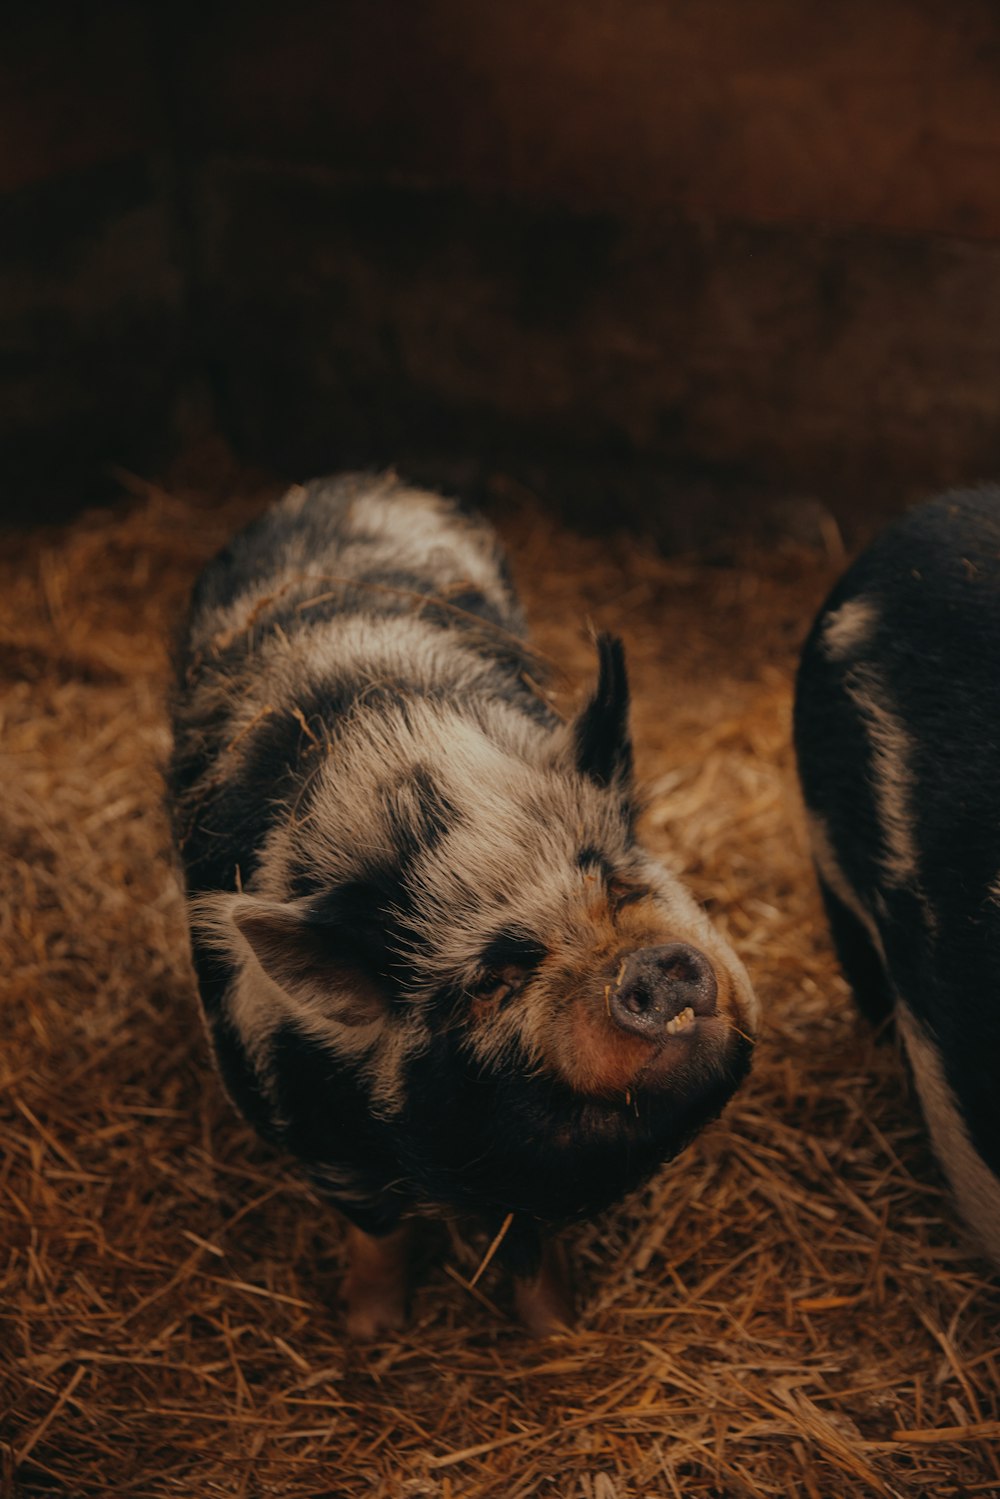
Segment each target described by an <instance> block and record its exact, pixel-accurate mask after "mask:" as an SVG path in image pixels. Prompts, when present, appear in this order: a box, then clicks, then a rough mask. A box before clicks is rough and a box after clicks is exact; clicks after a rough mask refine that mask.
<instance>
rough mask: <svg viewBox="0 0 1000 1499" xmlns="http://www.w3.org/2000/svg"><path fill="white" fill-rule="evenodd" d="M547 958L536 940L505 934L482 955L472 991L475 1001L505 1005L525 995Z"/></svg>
mask: <svg viewBox="0 0 1000 1499" xmlns="http://www.w3.org/2000/svg"><path fill="white" fill-rule="evenodd" d="M544 957H545V948H544V947H543V946H542V944H541V943H540V942H537V941H536V940H535V938H534V937H529V936H527V935H524V934H522V933H520V932H504V933H501V934H500V936H498V937H495V938H494V939H493V941H492V942H490V943H489V944H488V946H487V947H486V948H485V950H484V951H483V952H482V953H481V954H480V956H479V977H478V978H477V979H476V981H475V982H474V983H473V984H472V985H471V986H470V989H469V992H470V994H472V996H473V997H474V998H475V999H479V1000H488V1001H489V1002H490V1003H491V1004H504V1003H506V1001H507V1000H510V999H513V998H514V996H515V995H516V994H519V993H520V992H521V990H522V989H523V988H524V986H525V984H526V983H527V981H528V979H529V977H530V976H531V973H532V971H533V970H534V969H535V968H537V967H538V965H539V963H540V962H541V961H542V959H543V958H544Z"/></svg>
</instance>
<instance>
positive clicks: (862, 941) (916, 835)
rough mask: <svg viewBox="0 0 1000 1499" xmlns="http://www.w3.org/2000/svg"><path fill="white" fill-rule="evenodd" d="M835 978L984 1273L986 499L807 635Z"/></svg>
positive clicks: (915, 541)
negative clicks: (893, 1071) (889, 1053)
mask: <svg viewBox="0 0 1000 1499" xmlns="http://www.w3.org/2000/svg"><path fill="white" fill-rule="evenodd" d="M795 742H796V750H797V754H798V764H799V774H800V777H801V781H802V788H803V792H804V797H805V802H806V808H807V811H808V815H809V819H810V824H811V837H812V848H813V855H814V859H815V864H816V869H817V872H818V875H819V881H820V885H821V888H822V892H823V898H824V901H825V903H826V909H827V913H828V915H829V918H830V923H831V926H832V929H833V935H834V939H835V942H836V946H837V949H838V952H839V955H840V959H841V963H842V965H843V968H844V972H845V975H846V977H847V979H848V980H849V982H850V983H851V985H852V987H853V989H854V991H855V994H856V995H857V998H858V1002H859V1004H860V1005H861V1007H862V1009H863V1010H864V1012H865V1013H866V1014H867V1015H868V1016H869V1017H870V1018H871V1019H872V1020H873V1021H875V1022H879V1021H882V1020H884V1019H887V1018H888V1017H890V1016H892V1017H894V1019H895V1023H896V1025H897V1026H898V1029H899V1032H900V1034H901V1036H902V1040H903V1044H904V1046H905V1049H906V1053H907V1056H908V1057H909V1061H910V1064H911V1066H912V1068H913V1075H914V1078H915V1080H916V1086H917V1092H918V1094H919V1097H920V1101H921V1105H922V1107H923V1111H924V1114H925V1116H926V1119H927V1124H928V1127H929V1129H930V1134H931V1140H932V1142H933V1145H934V1149H935V1152H936V1154H937V1156H938V1158H939V1160H940V1162H941V1165H942V1166H943V1168H944V1170H945V1172H946V1174H947V1176H948V1179H949V1181H950V1182H951V1185H952V1188H953V1190H954V1193H955V1197H956V1198H957V1201H958V1206H959V1208H960V1210H961V1211H962V1213H963V1215H964V1216H965V1218H966V1219H967V1220H968V1222H969V1224H970V1225H971V1226H972V1228H973V1230H974V1231H975V1232H976V1234H977V1236H978V1237H979V1239H980V1240H981V1241H982V1244H983V1246H984V1247H985V1249H986V1250H987V1252H988V1253H989V1255H990V1256H991V1258H992V1259H993V1261H994V1262H995V1263H996V1264H997V1265H998V1266H1000V1176H998V1173H1000V489H998V488H983V489H978V490H959V491H956V492H955V493H952V494H946V495H944V496H943V497H942V498H940V499H937V500H934V501H932V502H931V503H929V504H925V505H922V506H919V507H918V508H917V509H915V510H913V511H911V512H910V513H909V514H907V515H905V516H903V517H902V519H900V520H899V521H897V522H896V523H895V524H893V525H891V526H890V527H889V529H888V530H887V531H885V532H884V534H883V535H882V536H880V537H879V538H878V540H877V541H876V542H875V543H874V545H873V546H871V547H870V549H869V550H868V551H866V552H865V553H864V554H863V555H862V556H861V557H860V558H859V560H858V561H857V562H856V563H855V564H854V565H853V567H851V568H850V569H849V571H848V572H847V574H846V575H845V576H844V577H843V578H842V579H841V580H840V582H839V583H838V584H837V586H836V587H835V588H834V590H833V592H832V594H831V595H830V597H829V598H828V599H827V601H826V603H825V604H824V606H823V608H822V610H821V611H820V614H819V618H818V619H817V620H816V623H815V624H814V626H813V629H812V633H811V634H810V636H809V638H808V640H807V642H806V645H805V650H804V654H803V657H802V663H801V666H800V669H799V675H798V685H797V694H796V703H795Z"/></svg>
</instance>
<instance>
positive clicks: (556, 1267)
mask: <svg viewBox="0 0 1000 1499" xmlns="http://www.w3.org/2000/svg"><path fill="white" fill-rule="evenodd" d="M514 1304H515V1306H516V1308H517V1315H518V1320H519V1321H520V1322H521V1324H522V1325H523V1326H524V1327H525V1328H526V1329H527V1331H528V1332H530V1333H531V1336H532V1337H533V1338H557V1337H559V1336H561V1335H565V1334H566V1333H568V1332H572V1330H573V1323H574V1322H575V1321H576V1317H575V1314H574V1307H573V1293H572V1291H571V1289H570V1285H569V1277H568V1271H567V1264H566V1256H565V1254H564V1253H563V1250H562V1247H561V1245H559V1244H555V1243H549V1244H546V1246H545V1248H544V1250H543V1252H542V1264H541V1268H540V1270H539V1273H538V1275H536V1276H535V1277H534V1279H532V1280H517V1281H515V1282H514Z"/></svg>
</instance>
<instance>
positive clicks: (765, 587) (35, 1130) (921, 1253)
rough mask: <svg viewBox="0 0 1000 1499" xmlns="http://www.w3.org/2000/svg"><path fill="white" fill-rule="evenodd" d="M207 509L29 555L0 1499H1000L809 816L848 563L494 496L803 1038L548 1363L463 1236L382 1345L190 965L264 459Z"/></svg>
mask: <svg viewBox="0 0 1000 1499" xmlns="http://www.w3.org/2000/svg"><path fill="white" fill-rule="evenodd" d="M201 487H202V491H203V492H202V493H195V492H185V490H184V489H183V487H181V488H179V489H175V490H174V492H173V493H172V494H167V493H163V492H160V491H157V490H150V491H148V492H143V493H140V494H137V495H136V496H134V497H133V501H132V503H131V505H130V506H129V507H126V508H124V509H123V510H122V511H121V512H120V513H115V514H111V513H102V514H91V515H89V516H85V517H84V518H83V519H81V520H80V521H79V522H78V523H76V524H75V525H73V526H71V527H69V528H68V529H66V530H64V531H60V532H51V533H37V534H27V535H24V536H21V537H19V538H18V537H8V538H6V539H5V541H4V546H3V559H2V587H0V672H2V696H0V714H2V719H0V723H2V728H0V744H2V765H0V776H2V779H0V788H2V789H0V822H2V834H0V836H2V840H3V853H4V857H3V860H2V862H0V965H2V967H0V971H2V975H3V979H2V985H3V989H2V1024H3V1047H2V1054H0V1319H2V1320H0V1379H2V1392H0V1411H2V1414H0V1495H2V1496H3V1499H12V1496H14V1495H36V1494H37V1495H42V1494H53V1495H66V1496H74V1499H76V1496H83V1495H101V1496H123V1499H124V1496H128V1499H153V1496H161V1495H163V1496H166V1495H173V1496H186V1499H211V1496H213V1495H232V1496H246V1499H250V1496H262V1499H263V1496H268V1499H270V1496H296V1499H306V1496H312V1499H317V1496H321V1495H324V1494H327V1495H330V1496H334V1495H335V1496H341V1495H373V1496H383V1495H384V1496H396V1495H399V1496H419V1495H434V1496H441V1499H459V1496H462V1499H465V1496H468V1499H473V1496H487V1495H489V1496H497V1499H501V1496H502V1499H527V1496H529V1495H535V1494H539V1495H542V1494H547V1495H557V1496H560V1499H561V1496H580V1499H638V1496H645V1495H660V1494H664V1495H682V1494H683V1495H684V1496H702V1499H708V1496H716V1499H718V1496H743V1495H747V1496H749V1495H789V1494H803V1495H808V1496H812V1499H818V1496H823V1499H829V1496H831V1495H852V1496H853V1495H856V1496H862V1495H863V1496H865V1499H869V1496H872V1495H929V1494H933V1495H935V1496H937V1499H943V1496H946V1495H970V1494H976V1493H980V1494H990V1493H996V1492H998V1491H1000V1460H998V1455H997V1454H998V1452H1000V1440H998V1439H1000V1400H998V1387H1000V1386H998V1373H1000V1370H998V1364H1000V1316H998V1313H1000V1290H998V1286H997V1284H996V1282H995V1281H993V1280H992V1279H991V1277H990V1274H989V1271H988V1269H987V1267H986V1266H985V1265H984V1264H983V1262H982V1261H981V1260H980V1259H979V1258H977V1256H976V1254H975V1252H974V1251H973V1250H972V1248H970V1246H969V1245H968V1244H967V1242H966V1241H965V1239H964V1238H963V1235H962V1232H961V1230H960V1228H959V1226H958V1224H957V1222H956V1219H955V1216H954V1213H953V1211H952V1208H951V1206H950V1204H949V1202H948V1200H947V1197H946V1195H945V1193H944V1191H943V1188H942V1182H941V1178H940V1176H939V1174H938V1173H937V1171H936V1169H935V1167H934V1164H933V1162H932V1159H931V1156H930V1153H929V1150H928V1147H927V1144H926V1140H925V1136H924V1131H923V1128H922V1126H921V1121H920V1118H919V1115H918V1111H917V1107H916V1104H915V1101H914V1098H913V1095H912V1091H911V1088H910V1086H909V1084H908V1081H907V1079H906V1076H905V1073H904V1069H903V1067H902V1064H901V1061H900V1059H899V1057H898V1055H897V1053H896V1051H895V1048H894V1047H893V1045H892V1044H891V1043H890V1044H887V1045H881V1046H880V1045H877V1044H876V1043H875V1042H874V1041H873V1039H872V1037H871V1035H870V1034H869V1033H868V1031H867V1030H866V1029H865V1027H864V1026H863V1025H862V1024H861V1023H860V1022H859V1021H858V1020H857V1019H856V1018H855V1014H854V1011H853V1008H852V1006H851V1003H850V1001H849V998H848V995H847V993H846V991H845V986H844V984H843V982H842V980H841V979H840V977H839V976H838V973H837V971H836V967H835V964H834V961H833V958H832V954H831V949H830V945H829V941H828V938H827V934H826V930H825V927H824V923H823V919H822V915H821V910H820V906H819V902H818V899H817V895H816V892H815V890H814V887H813V882H812V878H811V875H810V870H809V866H808V861H807V856H806V851H805V846H804V841H803V836H802V831H801V827H800V822H799V817H798V810H797V802H796V792H795V786H794V778H793V773H792V765H791V758H790V753H789V744H788V740H789V714H790V704H791V685H790V684H791V677H792V671H793V668H794V662H795V658H796V650H797V647H798V644H799V642H800V640H801V638H802V636H803V633H804V630H805V627H806V625H807V622H808V621H809V619H810V618H811V615H812V613H813V611H814V610H815V608H816V606H817V605H818V603H819V601H820V599H821V597H822V595H823V593H824V591H825V589H826V588H827V587H828V586H829V584H830V582H831V581H832V577H833V575H834V572H835V570H836V568H835V559H833V558H831V556H830V555H829V549H827V550H826V551H824V550H815V551H812V550H809V549H807V548H804V547H803V546H801V545H798V546H793V545H791V544H787V545H775V546H772V547H771V548H770V549H769V550H767V551H764V550H754V548H753V547H752V546H747V547H744V548H743V549H742V551H740V552H739V553H738V554H737V556H736V557H735V560H733V559H730V560H729V561H728V562H725V563H722V562H719V561H718V560H715V561H711V562H705V561H699V560H698V559H697V558H685V559H681V560H678V559H663V558H660V557H657V556H656V555H655V554H654V553H653V552H652V550H651V549H648V548H646V547H644V546H643V545H642V544H641V541H640V540H637V539H636V538H628V537H620V538H617V539H615V540H612V541H608V540H607V539H603V540H591V539H583V538H581V537H579V536H576V535H574V534H572V533H571V532H569V531H567V530H565V529H561V528H559V527H557V526H556V525H555V524H554V523H553V522H551V521H550V520H549V519H547V518H546V517H545V516H544V515H542V514H540V513H539V512H538V511H537V510H535V509H533V508H532V507H531V506H530V504H527V503H524V502H522V501H519V502H518V503H516V504H511V503H505V504H501V505H499V506H498V509H499V512H500V524H501V529H502V530H503V532H504V534H505V536H506V539H507V541H508V544H509V546H510V549H511V552H512V556H513V562H514V568H515V574H516V577H517V579H518V581H519V584H520V587H521V589H522V592H523V594H524V597H525V599H526V602H527V604H528V606H529V611H530V615H531V618H532V620H533V623H534V627H535V632H536V641H537V643H538V645H539V646H540V647H541V648H542V649H543V650H544V651H546V652H547V653H548V654H550V655H551V656H553V657H554V658H556V660H558V661H559V662H561V663H562V664H563V665H564V666H565V667H566V668H567V671H568V673H569V678H570V681H571V682H572V684H573V686H574V689H575V690H576V691H580V690H582V688H583V687H584V685H585V684H586V683H587V682H589V680H590V678H591V675H592V671H593V659H592V647H591V646H590V644H589V642H588V639H587V636H586V633H585V629H584V621H586V620H591V621H593V622H594V623H595V624H596V625H598V626H605V627H610V628H613V629H616V630H620V631H621V632H622V633H623V634H624V636H625V638H626V642H627V645H628V649H629V658H630V665H631V673H632V678H633V683H634V693H635V712H634V728H635V738H636V743H637V752H638V767H639V772H640V774H641V776H642V778H643V779H644V781H645V782H646V784H647V786H648V788H649V793H650V796H649V810H648V814H647V816H646V819H645V833H646V836H647V838H648V841H649V842H650V844H651V845H652V846H653V847H654V848H655V849H656V850H657V851H658V852H659V853H660V854H661V855H662V856H663V857H664V858H665V859H667V860H668V861H669V862H670V863H671V865H673V866H675V867H676V868H677V869H678V870H681V871H682V872H683V873H684V874H685V875H686V877H687V878H688V879H689V881H690V883H691V885H692V886H693V888H694V890H695V892H696V893H697V895H698V896H699V897H701V898H702V899H703V900H705V901H706V902H708V903H709V904H710V906H711V907H712V909H713V911H714V913H715V916H716V918H717V919H718V920H719V922H721V924H722V925H723V926H724V927H725V928H726V929H727V930H728V931H729V933H730V934H731V937H732V940H733V941H734V943H735V944H736V946H737V947H738V949H739V951H740V952H741V953H742V955H743V956H744V958H745V959H746V962H747V964H748V966H749V968H750V970H751V974H752V977H753V979H754V981H755V983H756V986H757V988H758V991H759V993H760V995H761V998H762V1000H763V1004H764V1009H765V1013H766V1017H767V1019H766V1030H765V1033H764V1036H763V1039H762V1041H761V1043H760V1045H759V1047H758V1052H757V1057H756V1063H755V1067H754V1071H753V1074H752V1077H751V1080H750V1082H749V1083H748V1085H747V1086H746V1087H745V1088H744V1090H743V1091H742V1093H741V1094H740V1095H739V1096H738V1098H737V1099H736V1100H735V1101H734V1103H733V1104H732V1105H731V1106H730V1108H729V1110H728V1111H727V1113H726V1115H725V1117H724V1118H723V1120H722V1121H720V1122H719V1123H718V1124H717V1125H715V1126H713V1127H712V1128H710V1129H709V1130H708V1131H706V1132H705V1134H704V1135H703V1136H702V1137H701V1138H700V1139H699V1140H698V1141H697V1142H696V1143H695V1145H694V1146H693V1147H692V1148H691V1149H689V1150H688V1151H687V1153H686V1154H685V1155H684V1156H683V1157H682V1158H681V1159H680V1160H678V1161H677V1162H675V1163H674V1164H673V1165H671V1166H670V1167H668V1168H667V1169H665V1170H664V1171H662V1172H661V1173H660V1175H659V1176H658V1177H657V1178H656V1179H655V1181H654V1182H653V1183H652V1185H651V1186H650V1187H649V1188H648V1190H646V1191H645V1192H644V1193H642V1194H641V1195H640V1196H639V1197H638V1198H637V1199H635V1200H633V1201H630V1202H629V1203H627V1204H626V1205H624V1206H623V1207H621V1208H620V1209H619V1210H618V1211H616V1212H614V1213H612V1214H610V1215H608V1216H607V1217H605V1218H603V1219H602V1220H601V1221H600V1222H598V1223H596V1224H594V1225H593V1226H591V1227H587V1228H584V1229H581V1230H579V1231H577V1232H575V1233H574V1234H573V1235H571V1243H572V1252H573V1256H574V1259H575V1262H576V1265H577V1267H578V1272H579V1280H580V1286H581V1292H582V1296H581V1302H582V1304H581V1316H580V1322H579V1327H578V1329H577V1330H576V1332H575V1333H574V1334H573V1335H572V1336H569V1337H567V1338H565V1339H563V1340H559V1341H553V1342H549V1343H544V1344H539V1343H532V1342H530V1341H529V1340H528V1339H527V1338H526V1337H525V1336H524V1335H523V1333H522V1332H521V1331H520V1330H519V1328H518V1327H516V1326H515V1325H513V1324H512V1323H511V1322H510V1321H509V1319H508V1317H507V1315H506V1308H507V1293H506V1290H505V1287H504V1285H503V1283H502V1282H501V1281H500V1280H499V1279H498V1278H497V1277H496V1275H495V1273H494V1270H493V1268H492V1267H491V1268H490V1269H488V1270H487V1271H486V1273H485V1274H484V1276H483V1277H482V1279H481V1280H480V1281H479V1283H478V1284H477V1285H476V1286H475V1289H474V1292H473V1293H470V1291H469V1290H468V1289H467V1286H468V1282H469V1280H470V1279H471V1278H472V1276H473V1274H474V1272H475V1269H476V1266H477V1264H478V1263H479V1261H480V1260H481V1258H482V1255H483V1253H484V1251H485V1248H486V1245H485V1244H484V1243H483V1242H481V1241H479V1240H478V1239H476V1238H475V1237H474V1236H473V1237H470V1238H463V1237H460V1236H459V1234H458V1233H456V1232H455V1231H454V1230H451V1229H445V1228H443V1227H439V1228H438V1229H436V1230H435V1231H433V1232H431V1234H430V1235H429V1238H428V1243H427V1247H426V1249H425V1252H424V1258H423V1262H422V1264H421V1266H420V1274H419V1283H418V1289H417V1294H416V1299H415V1305H414V1309H413V1319H412V1322H411V1325H410V1326H409V1328H408V1330H407V1331H406V1333H405V1334H404V1335H403V1336H401V1337H398V1338H394V1339H392V1340H391V1341H387V1342H385V1343H382V1344H379V1345H375V1346H373V1347H362V1348H356V1347H350V1346H347V1345H345V1342H344V1338H343V1336H342V1325H341V1318H340V1313H339V1309H338V1306H337V1296H336V1293H337V1284H338V1277H339V1273H340V1269H341V1261H342V1242H343V1236H342V1229H341V1225H340V1224H339V1223H338V1221H337V1219H336V1217H335V1216H334V1214H333V1213H332V1212H330V1211H329V1210H328V1209H325V1208H324V1207H323V1206H322V1205H321V1204H319V1203H318V1202H317V1200H316V1199H315V1198H314V1196H313V1195H312V1194H311V1192H310V1191H309V1190H308V1189H307V1187H306V1186H305V1185H303V1183H302V1182H301V1181H300V1180H299V1179H298V1177H297V1176H296V1174H295V1172H294V1170H293V1169H291V1167H290V1165H289V1163H288V1162H286V1161H285V1160H283V1159H281V1158H279V1157H277V1156H276V1155H274V1154H273V1153H272V1152H270V1151H269V1150H267V1149H266V1148H265V1147H264V1146H262V1145H261V1144H259V1143H258V1142H257V1141H256V1140H255V1139H254V1138H253V1136H252V1135H251V1134H250V1132H249V1130H248V1129H247V1128H246V1127H245V1126H244V1125H243V1124H242V1123H241V1122H240V1121H239V1120H238V1119H237V1118H236V1117H235V1116H234V1115H233V1113H232V1112H231V1110H230V1108H229V1106H228V1105H227V1103H226V1101H225V1100H224V1098H223V1096H222V1094H221V1091H220V1088H219V1086H218V1084H217V1082H216V1079H215V1077H214V1075H213V1073H212V1070H211V1067H210V1064H209V1060H208V1056H207V1051H206V1045H205V1042H204V1039H203V1036H202V1032H201V1027H200V1023H199V1019H198V1015H197V1009H196V1003H195V997H194V992H193V988H192V980H191V975H190V971H189V967H188V958H187V953H186V942H185V927H184V918H183V911H182V905H181V899H180V896H179V893H178V885H177V880H176V876H175V872H174V868H173V865H172V862H171V855H170V852H169V845H168V836H167V827H166V821H165V818H164V815H163V811H162V808H161V784H160V778H159V767H160V766H161V764H162V762H163V759H164V756H165V754H166V751H167V731H166V725H165V718H164V708H163V701H164V690H165V684H166V681H167V675H168V641H169V639H170V636H171V633H172V631H173V630H174V628H175V625H176V622H177V620H178V617H179V613H180V611H181V609H182V607H183V603H184V599H185V596H186V594H187V591H188V589H189V587H190V584H191V581H192V579H193V578H194V576H195V574H196V572H197V570H198V568H199V567H200V565H201V564H202V563H203V562H204V561H205V560H206V559H207V558H208V557H209V555H210V554H211V553H212V552H213V551H214V550H215V549H216V548H217V547H218V546H219V545H220V544H221V543H222V542H223V541H224V540H225V539H226V538H227V536H228V535H229V534H230V533H231V532H232V530H234V529H235V528H236V527H237V526H238V525H239V524H240V523H242V521H243V520H245V519H246V518H247V517H248V516H249V515H250V514H252V513H253V512H254V511H255V510H256V509H257V508H259V506H260V504H261V503H263V500H264V497H265V496H264V492H263V490H262V489H259V488H258V489H257V490H256V491H248V489H247V487H246V486H245V485H244V486H241V485H240V484H239V483H237V482H236V480H235V479H234V478H233V476H232V475H231V474H229V473H228V471H227V470H226V468H225V465H221V466H220V468H219V470H218V472H216V473H212V474H208V475H207V477H205V478H204V480H203V482H202V486H201ZM506 498H507V500H508V501H509V499H510V496H509V495H508V496H507V497H506ZM567 701H569V697H567Z"/></svg>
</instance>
